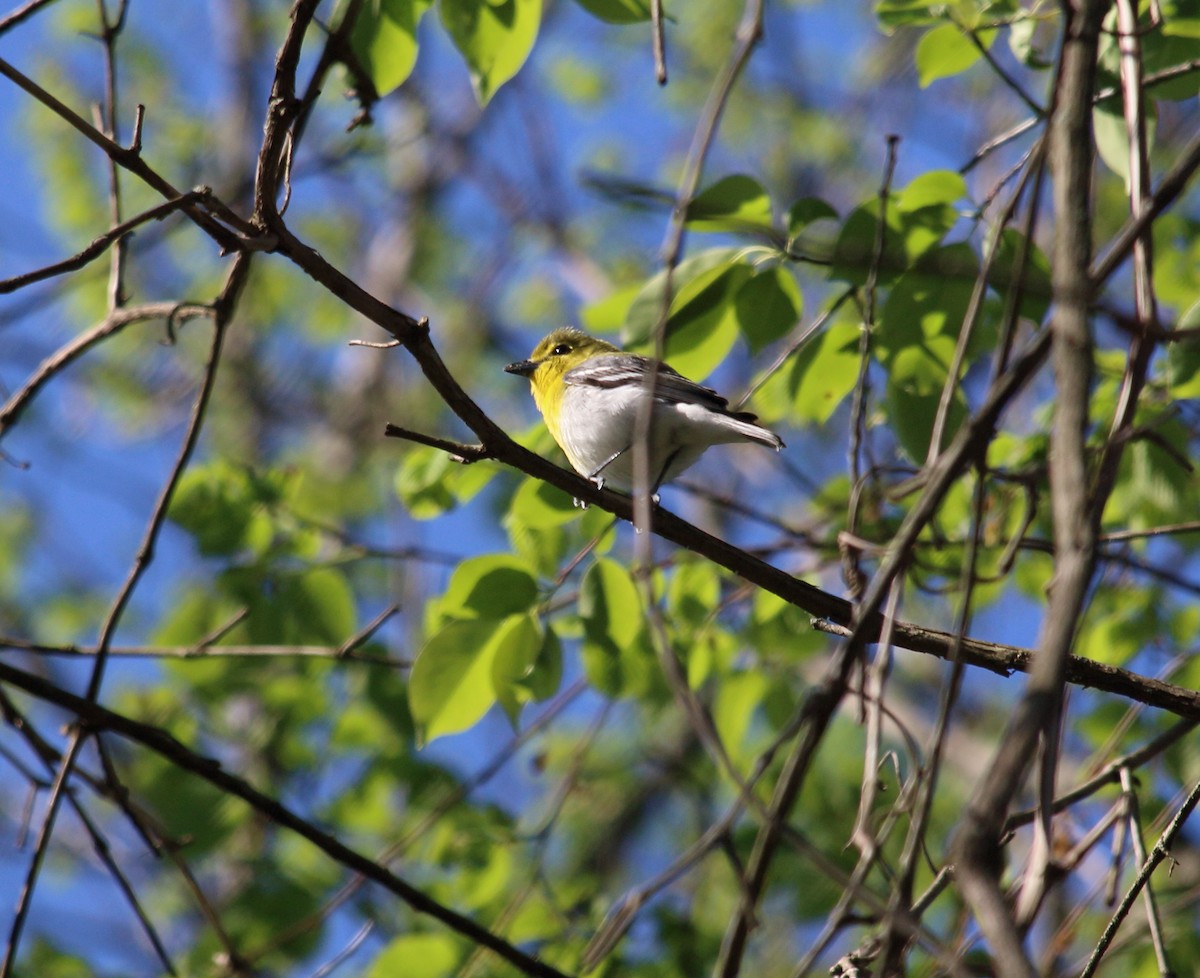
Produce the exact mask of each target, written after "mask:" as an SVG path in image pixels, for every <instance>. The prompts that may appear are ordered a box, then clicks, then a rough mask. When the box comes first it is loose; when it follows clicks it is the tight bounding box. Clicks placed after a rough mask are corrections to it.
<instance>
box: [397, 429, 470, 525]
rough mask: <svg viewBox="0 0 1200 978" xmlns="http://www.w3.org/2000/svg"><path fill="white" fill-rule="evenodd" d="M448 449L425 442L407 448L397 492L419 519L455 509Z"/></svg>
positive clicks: (398, 472) (398, 470)
mask: <svg viewBox="0 0 1200 978" xmlns="http://www.w3.org/2000/svg"><path fill="white" fill-rule="evenodd" d="M452 464H453V463H452V462H451V461H450V458H449V456H448V455H446V453H445V452H442V451H439V450H437V449H436V448H427V447H426V446H424V445H421V446H419V447H417V448H414V449H412V450H411V451H409V452H407V453H406V454H405V456H404V458H403V459H401V461H400V468H399V469H397V470H396V495H397V496H398V497H399V499H400V501H401V502H402V503H404V508H405V509H407V510H408V515H409V516H411V517H412V518H413V519H415V520H431V519H433V518H434V517H435V516H441V515H442V513H444V512H446V511H447V510H449V509H452V508H453V507H454V506H455V504H456V500H455V498H454V494H453V493H452V492H451V491H450V487H449V484H448V482H447V475H448V474H449V470H450V466H451V465H452Z"/></svg>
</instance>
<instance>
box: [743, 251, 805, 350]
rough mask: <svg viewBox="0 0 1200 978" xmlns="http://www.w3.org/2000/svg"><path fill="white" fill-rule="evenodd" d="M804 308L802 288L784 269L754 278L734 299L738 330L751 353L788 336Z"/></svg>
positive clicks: (780, 268) (764, 273)
mask: <svg viewBox="0 0 1200 978" xmlns="http://www.w3.org/2000/svg"><path fill="white" fill-rule="evenodd" d="M803 308H804V297H803V296H802V295H801V294H800V286H798V285H797V284H796V279H795V277H794V276H793V275H792V273H791V271H789V270H788V269H787V268H786V267H784V266H782V265H775V266H773V267H770V268H767V269H764V270H763V271H760V272H758V273H757V274H755V275H752V276H751V277H750V279H749V280H748V281H746V282H744V283H743V284H742V287H741V288H740V289H738V291H737V295H736V296H735V297H734V312H735V314H736V316H737V322H738V327H739V329H740V330H741V333H742V336H744V337H745V338H746V342H747V343H749V344H750V352H751V353H757V352H758V351H759V350H761V349H762V348H763V347H764V346H767V345H768V344H770V343H773V342H774V341H775V340H777V339H779V338H780V337H782V336H786V335H787V333H788V330H790V329H791V328H792V327H793V326H795V325H796V323H797V321H798V320H799V319H800V313H801V311H802V310H803Z"/></svg>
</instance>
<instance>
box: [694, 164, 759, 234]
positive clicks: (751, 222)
mask: <svg viewBox="0 0 1200 978" xmlns="http://www.w3.org/2000/svg"><path fill="white" fill-rule="evenodd" d="M687 226H688V227H689V228H691V229H692V230H694V231H732V232H738V231H762V230H766V231H772V230H774V220H773V218H772V214H771V198H770V197H769V196H767V192H766V190H764V189H763V186H762V184H760V183H759V182H758V181H757V180H755V179H754V178H753V177H748V176H745V175H742V174H735V175H734V176H728V177H723V178H722V179H720V180H718V181H717V182H716V183H714V184H713V185H712V186H711V187H708V188H706V189H705V190H703V191H701V192H700V193H699V194H698V195H697V196H696V197H695V198H693V200H692V202H691V204H689V205H688V209H687Z"/></svg>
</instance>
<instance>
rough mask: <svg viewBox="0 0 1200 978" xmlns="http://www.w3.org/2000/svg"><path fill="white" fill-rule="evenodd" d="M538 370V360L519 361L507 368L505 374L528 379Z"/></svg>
mask: <svg viewBox="0 0 1200 978" xmlns="http://www.w3.org/2000/svg"><path fill="white" fill-rule="evenodd" d="M537 368H538V365H537V361H536V360H517V361H514V362H513V363H510V364H509V365H508V366H507V367H505V368H504V372H505V373H510V374H520V375H521V376H522V377H528V376H529V375H530V374H532V373H533V372H534V371H535V370H537Z"/></svg>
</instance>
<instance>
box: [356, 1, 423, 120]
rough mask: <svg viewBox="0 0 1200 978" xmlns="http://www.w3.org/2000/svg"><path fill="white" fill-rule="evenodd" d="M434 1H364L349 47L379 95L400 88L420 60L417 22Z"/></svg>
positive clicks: (360, 7)
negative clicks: (418, 58)
mask: <svg viewBox="0 0 1200 978" xmlns="http://www.w3.org/2000/svg"><path fill="white" fill-rule="evenodd" d="M432 3H433V0H364V2H363V3H362V4H361V5H360V6H359V11H358V17H357V18H356V19H355V21H354V27H353V29H352V30H351V32H350V48H351V50H352V51H353V52H354V56H355V57H356V58H357V59H358V63H359V65H361V66H362V67H363V68H364V69H366V72H367V74H368V75H369V76H370V78H371V83H372V84H373V85H374V86H375V91H376V93H377V94H379V95H381V96H382V95H387V94H388V93H389V92H391V91H393V90H394V89H396V88H398V87H399V86H400V85H401V84H402V83H403V82H404V80H405V79H406V78H408V76H409V75H410V74H412V70H413V67H414V65H416V63H417V25H418V24H419V23H420V21H421V17H422V16H423V15H424V14H425V12H426V11H427V10H428V9H429V8H430V6H432Z"/></svg>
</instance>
